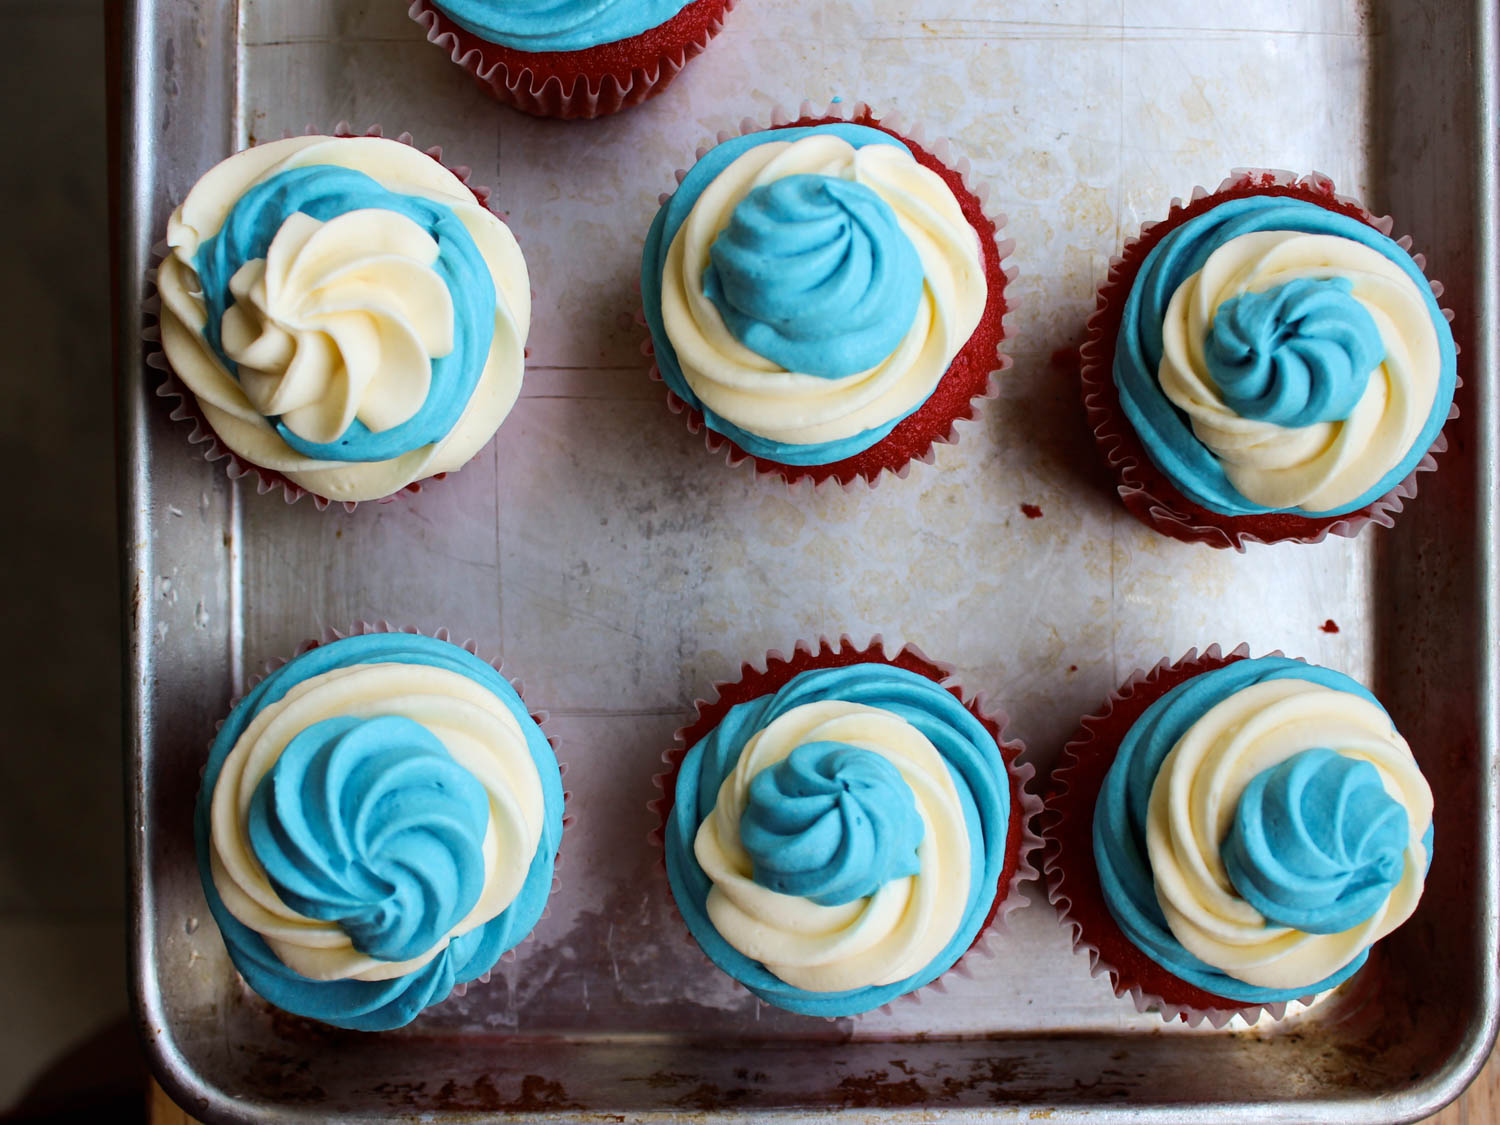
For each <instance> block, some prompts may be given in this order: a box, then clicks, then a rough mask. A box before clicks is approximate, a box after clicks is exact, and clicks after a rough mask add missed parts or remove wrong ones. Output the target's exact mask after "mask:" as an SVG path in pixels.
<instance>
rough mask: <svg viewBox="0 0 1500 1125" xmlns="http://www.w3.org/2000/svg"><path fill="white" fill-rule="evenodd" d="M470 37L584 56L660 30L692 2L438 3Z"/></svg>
mask: <svg viewBox="0 0 1500 1125" xmlns="http://www.w3.org/2000/svg"><path fill="white" fill-rule="evenodd" d="M433 3H434V6H435V7H436V8H438V9H439V10H440V11H442V12H443V13H444V14H446V15H447V16H448V18H449V19H451V20H452V21H453V22H454V23H456V24H458V25H459V26H460V27H462V28H463V29H464V30H465V31H468V32H470V33H471V34H474V35H477V36H479V38H481V39H486V40H488V41H489V42H491V43H499V44H500V45H501V46H504V47H510V48H511V49H512V50H516V51H530V52H532V53H533V54H536V53H540V52H544V51H581V50H585V49H587V48H589V47H597V46H599V45H600V44H601V43H614V42H617V41H619V40H621V39H631V38H633V37H635V36H637V35H639V34H641V32H643V31H649V30H651V29H652V28H653V27H660V26H661V25H662V24H664V23H666V22H667V21H668V20H669V19H671V18H672V17H673V16H675V15H676V14H677V13H678V12H680V11H682V9H683V8H685V7H687V6H688V3H689V0H433Z"/></svg>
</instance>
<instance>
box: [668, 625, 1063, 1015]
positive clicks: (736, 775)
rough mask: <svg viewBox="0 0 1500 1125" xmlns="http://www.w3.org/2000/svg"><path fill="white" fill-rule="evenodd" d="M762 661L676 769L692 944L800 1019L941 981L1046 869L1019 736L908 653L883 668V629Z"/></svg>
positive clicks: (672, 827)
mask: <svg viewBox="0 0 1500 1125" xmlns="http://www.w3.org/2000/svg"><path fill="white" fill-rule="evenodd" d="M746 673H747V674H746V676H745V678H744V679H742V680H741V681H740V683H738V684H735V685H725V686H721V688H720V697H719V700H718V701H717V702H716V703H714V704H706V705H705V704H700V705H699V711H700V714H699V720H698V722H697V723H695V724H694V725H693V727H691V728H689V730H688V731H687V732H684V733H683V734H682V735H680V736H679V740H680V741H682V740H684V739H685V740H687V742H686V744H685V752H684V751H678V752H677V753H674V754H673V755H672V756H671V760H672V761H673V762H674V764H675V765H676V772H675V773H674V774H672V775H669V776H668V777H667V778H665V779H664V792H665V797H664V806H665V807H663V808H662V809H661V811H662V815H663V842H664V845H665V850H666V867H667V876H668V880H669V882H670V884H671V888H672V895H673V897H674V898H675V900H676V902H677V906H678V909H679V910H680V911H681V913H682V917H683V919H684V921H685V922H686V923H687V926H688V930H689V931H690V932H691V933H692V936H693V938H694V940H695V941H696V942H697V943H698V945H699V946H700V947H701V948H702V950H703V952H704V953H705V954H707V956H708V957H709V959H710V960H712V961H713V962H714V964H716V965H717V966H718V967H719V968H720V969H722V970H723V971H724V972H726V973H728V974H730V975H731V976H732V977H734V978H735V979H736V980H737V981H739V982H740V983H741V984H743V985H744V986H745V987H746V988H748V989H749V990H750V991H751V992H753V993H754V994H755V995H756V996H758V997H759V998H760V999H762V1000H764V1001H766V1002H767V1003H769V1004H774V1005H776V1006H777V1007H780V1008H785V1009H787V1010H789V1011H792V1012H798V1013H801V1014H804V1015H814V1016H830V1017H831V1016H848V1015H854V1014H857V1013H859V1012H864V1011H868V1010H869V1009H872V1008H877V1007H879V1006H881V1005H883V1004H886V1003H889V1002H890V1001H892V1000H894V999H896V998H897V997H899V996H903V995H906V994H909V993H912V992H915V991H916V990H918V989H920V988H922V987H923V986H925V985H927V984H930V983H931V982H933V981H935V980H936V979H937V978H938V977H940V976H941V975H942V974H943V973H945V972H947V971H948V970H949V969H950V968H952V967H953V965H954V964H955V963H956V962H957V961H958V960H959V958H960V957H962V956H963V955H964V953H965V952H966V951H967V950H968V949H969V948H970V946H971V945H973V944H974V943H975V942H976V940H977V939H978V938H979V936H980V934H981V933H982V932H983V931H984V929H985V928H986V926H988V924H989V923H990V920H991V919H992V918H993V917H994V915H995V914H996V912H997V911H1001V910H1004V911H1009V910H1010V909H1013V908H1015V907H1016V906H1018V905H1019V904H1020V901H1021V899H1020V898H1019V896H1018V895H1017V894H1016V891H1015V888H1016V886H1017V884H1019V882H1020V881H1021V880H1022V879H1024V878H1026V877H1028V876H1030V875H1034V874H1035V872H1034V871H1033V870H1032V869H1031V868H1030V866H1029V864H1028V861H1027V853H1028V852H1029V851H1030V850H1031V848H1032V847H1034V846H1035V845H1036V844H1037V842H1038V841H1037V839H1036V837H1034V836H1032V835H1031V834H1030V833H1029V831H1028V830H1027V827H1026V824H1027V821H1028V819H1029V818H1030V816H1031V815H1033V814H1034V812H1035V811H1036V810H1037V808H1039V803H1038V802H1036V800H1035V798H1033V797H1031V796H1030V795H1029V794H1027V793H1026V792H1025V790H1024V782H1025V780H1026V778H1027V777H1028V776H1029V775H1030V772H1031V771H1030V769H1029V767H1023V766H1018V765H1017V764H1016V756H1017V755H1018V754H1019V753H1020V751H1021V749H1022V747H1021V746H1020V744H1019V743H1006V742H1002V741H1000V723H1001V721H1002V720H996V719H993V718H991V717H989V716H987V715H984V714H983V713H982V712H981V711H979V710H978V708H977V706H976V705H972V704H969V705H966V704H965V702H964V701H963V700H962V699H961V698H960V697H959V696H958V695H957V694H956V689H955V690H954V691H950V690H948V689H947V688H945V687H943V686H941V684H940V682H939V681H941V680H943V679H944V678H945V672H944V671H943V670H942V669H940V668H939V667H938V666H936V665H933V664H931V663H930V662H928V661H927V660H926V659H925V658H924V657H922V656H921V655H920V654H919V653H916V652H915V650H913V649H910V648H908V649H904V650H903V651H902V652H901V653H899V654H898V655H897V656H896V657H895V658H894V660H891V661H889V662H887V658H886V657H885V655H884V653H883V652H882V651H880V649H879V646H878V642H877V644H876V646H874V648H872V649H871V650H869V651H865V652H858V651H855V650H854V649H853V648H852V646H850V645H848V643H847V642H845V643H844V644H843V645H842V646H841V647H840V649H838V650H834V649H833V648H832V647H831V646H829V645H828V644H827V643H826V642H824V644H823V645H822V646H820V648H819V650H818V651H816V652H814V651H813V650H811V649H806V648H802V649H799V651H798V652H797V653H796V654H795V655H794V656H793V658H792V659H791V660H790V661H786V660H781V659H780V658H778V657H774V656H773V657H772V658H771V659H770V660H769V661H768V665H767V670H766V671H765V672H763V673H762V672H755V671H754V670H752V669H749V668H747V669H746ZM761 693H763V694H761ZM747 697H748V698H747Z"/></svg>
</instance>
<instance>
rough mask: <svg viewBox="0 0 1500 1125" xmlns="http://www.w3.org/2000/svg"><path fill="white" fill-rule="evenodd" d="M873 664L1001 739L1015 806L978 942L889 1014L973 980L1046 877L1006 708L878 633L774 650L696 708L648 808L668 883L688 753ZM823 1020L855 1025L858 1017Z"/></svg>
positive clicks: (1027, 769)
mask: <svg viewBox="0 0 1500 1125" xmlns="http://www.w3.org/2000/svg"><path fill="white" fill-rule="evenodd" d="M868 663H880V664H890V665H894V666H895V667H898V668H903V669H905V670H906V671H908V672H915V673H917V674H918V675H922V676H926V677H927V678H928V679H931V680H932V681H933V682H934V683H937V684H940V685H941V686H942V687H943V688H944V689H946V690H947V691H948V692H949V693H950V694H952V695H953V696H954V698H956V699H957V700H958V701H959V702H960V703H962V704H963V705H964V706H965V707H966V708H967V709H968V710H969V711H970V713H972V714H973V715H974V717H975V718H977V719H978V720H979V721H980V722H981V723H982V724H983V725H984V727H985V729H986V730H988V731H989V732H990V734H991V735H993V736H994V738H995V742H996V745H997V746H998V747H999V749H1000V754H1001V757H1002V758H1003V759H1004V761H1005V765H1006V770H1007V773H1008V775H1009V780H1010V795H1011V801H1012V802H1013V811H1012V815H1011V823H1010V830H1009V837H1008V841H1007V848H1006V850H1007V858H1006V863H1005V867H1004V869H1003V870H1002V872H1001V876H1000V880H1001V883H1002V886H1001V887H1000V888H998V889H997V892H996V895H995V899H994V901H993V902H992V903H991V905H990V910H989V913H988V915H986V917H985V920H984V923H983V925H981V926H980V928H979V932H978V933H977V934H976V935H975V937H974V941H973V942H972V943H971V944H970V946H969V948H968V949H967V950H966V951H965V952H964V953H963V955H962V956H961V957H959V959H958V960H957V961H955V962H954V963H953V964H952V965H951V966H949V968H948V969H947V970H946V971H945V972H944V973H943V974H941V975H940V976H939V977H937V978H936V979H935V980H933V981H932V982H930V983H929V984H926V985H924V986H923V987H922V988H919V989H916V990H914V991H912V992H907V993H903V994H902V995H901V996H898V997H896V998H895V999H894V1000H892V1001H890V1002H888V1003H886V1004H883V1005H881V1006H880V1007H879V1008H877V1009H875V1010H876V1011H888V1010H889V1009H890V1008H891V1006H892V1005H893V1004H899V1003H904V1002H916V1003H920V1002H921V994H922V993H923V992H925V991H927V989H936V990H937V991H939V992H945V991H946V988H944V987H943V985H942V982H943V979H944V978H945V977H946V976H947V975H948V974H949V973H957V974H958V975H959V976H960V977H970V976H971V975H972V974H971V971H970V970H969V968H967V967H965V966H964V962H965V960H967V959H968V958H969V957H970V956H972V955H976V954H977V955H979V956H982V957H993V956H995V955H996V951H995V949H994V948H993V947H992V946H991V945H990V940H991V938H993V937H994V936H995V934H996V932H1004V930H1005V923H1006V919H1007V918H1008V917H1009V916H1010V915H1011V914H1013V913H1015V912H1016V911H1017V910H1020V909H1021V908H1022V907H1024V906H1025V905H1026V902H1027V899H1026V892H1025V884H1026V883H1028V882H1030V881H1031V880H1034V879H1039V878H1040V874H1041V873H1040V872H1039V871H1038V869H1037V867H1036V865H1035V863H1034V862H1033V858H1034V856H1036V854H1037V853H1038V850H1039V849H1040V848H1041V847H1042V846H1043V840H1042V837H1041V836H1040V835H1038V833H1037V832H1036V830H1035V827H1034V825H1035V822H1036V819H1037V817H1038V816H1040V815H1041V813H1042V799H1041V797H1040V796H1038V795H1037V794H1036V793H1035V792H1033V791H1032V789H1031V788H1028V787H1029V786H1031V784H1032V782H1033V780H1034V778H1035V775H1036V769H1035V767H1033V766H1032V765H1031V763H1029V762H1022V761H1020V760H1019V758H1020V755H1022V754H1023V753H1024V752H1025V750H1026V747H1025V744H1024V743H1022V742H1020V741H1019V740H1016V739H1009V740H1007V739H1006V738H1005V728H1006V726H1007V725H1008V723H1009V719H1008V717H1007V716H1006V714H1005V712H1004V711H1003V710H1001V709H999V708H992V707H988V706H986V704H985V697H984V695H983V693H975V694H974V695H972V696H971V695H969V694H968V693H967V692H966V691H965V690H964V688H963V685H962V684H960V683H959V682H958V680H957V678H956V677H955V675H954V668H953V666H952V665H950V664H946V663H943V662H942V661H938V660H933V659H932V658H931V657H928V656H927V655H926V654H924V653H923V652H922V650H921V649H919V648H918V647H917V646H916V645H913V644H906V645H903V646H902V647H901V648H900V649H899V650H898V651H896V652H895V653H894V655H892V654H890V653H889V651H888V650H887V648H886V645H885V641H884V639H883V638H882V637H881V636H880V634H878V633H877V634H875V635H874V636H873V637H871V638H870V641H869V643H868V644H865V645H863V646H860V645H858V644H857V642H855V641H854V640H852V639H851V638H850V637H849V635H848V634H842V635H840V637H839V639H838V641H837V642H833V641H830V640H829V639H828V638H827V637H826V636H819V638H818V639H817V641H816V642H812V643H809V642H806V641H798V642H797V644H796V646H795V647H794V648H793V650H792V652H791V655H790V656H786V655H783V654H782V653H781V652H780V651H779V650H773V651H771V652H768V653H767V654H766V655H765V657H764V658H763V659H762V660H761V661H760V662H758V663H752V662H750V661H746V662H744V663H743V664H741V665H740V676H739V679H737V680H733V681H719V682H716V683H714V685H713V689H712V694H711V697H710V698H708V699H698V700H696V701H695V702H694V704H693V713H694V716H695V717H694V719H693V721H692V722H690V723H688V724H686V725H685V726H683V727H681V728H680V729H679V730H678V731H677V732H676V734H675V736H674V745H673V746H672V747H670V748H669V749H667V750H665V751H663V753H662V755H661V760H662V762H663V763H664V764H665V765H666V767H667V768H666V769H665V770H663V771H662V772H661V773H658V774H655V775H654V776H653V777H652V778H651V784H652V785H653V786H654V787H655V788H656V789H657V790H659V794H660V795H659V796H657V797H654V798H653V799H652V800H651V801H649V802H648V803H647V808H649V809H650V810H651V811H652V812H653V813H654V814H655V815H656V818H657V823H656V826H655V827H654V828H653V829H652V830H651V832H650V833H649V834H648V836H647V840H648V842H649V843H650V844H651V845H652V846H653V847H654V848H656V849H657V850H658V851H659V852H661V858H660V863H659V864H658V866H659V867H660V868H661V871H662V878H663V879H665V878H666V852H665V844H664V833H665V830H666V826H667V818H668V817H669V816H670V815H671V812H672V805H673V801H674V789H675V785H676V781H677V775H678V773H679V772H680V771H681V769H682V761H683V759H684V758H685V757H686V756H687V753H688V751H689V750H690V749H691V748H692V747H693V746H695V745H696V744H697V743H698V742H699V741H700V740H701V739H702V738H704V737H705V736H706V735H707V734H708V732H709V731H711V730H712V729H713V728H714V727H716V726H717V725H718V724H719V723H720V722H721V721H722V720H723V718H724V715H725V714H727V713H728V711H729V709H730V708H731V707H734V706H736V705H738V704H740V703H745V702H748V701H749V700H752V699H758V698H760V697H761V696H763V695H766V694H767V693H769V692H773V691H776V690H777V689H778V688H780V687H781V686H782V685H784V684H785V683H787V682H788V681H789V680H791V679H792V678H793V677H794V676H796V675H798V674H800V673H802V672H805V671H809V670H811V669H814V668H833V667H841V666H845V665H852V664H868ZM1002 891H1003V894H1002V893H1001V892H1002ZM695 948H696V944H695ZM703 956H704V959H705V960H708V958H707V955H706V954H704V955H703ZM710 963H712V962H710ZM714 968H715V971H721V970H719V969H718V966H714ZM737 983H738V982H737ZM741 987H743V986H741ZM747 991H748V990H747ZM762 1002H763V1001H762ZM818 1018H824V1019H847V1018H850V1017H833V1016H829V1017H818Z"/></svg>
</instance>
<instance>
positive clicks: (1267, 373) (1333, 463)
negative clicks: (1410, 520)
mask: <svg viewBox="0 0 1500 1125" xmlns="http://www.w3.org/2000/svg"><path fill="white" fill-rule="evenodd" d="M1390 230H1391V222H1390V220H1389V219H1377V218H1375V217H1374V216H1372V215H1371V214H1370V213H1369V212H1368V211H1366V210H1365V209H1364V208H1363V207H1361V206H1360V205H1359V204H1357V203H1355V202H1354V201H1352V200H1349V199H1346V198H1344V197H1342V196H1339V195H1337V194H1336V193H1335V192H1334V190H1333V184H1332V183H1331V182H1330V181H1328V180H1327V179H1326V178H1324V177H1320V176H1307V177H1303V178H1301V179H1297V178H1294V177H1292V176H1290V175H1287V174H1285V173H1273V172H1246V173H1241V174H1239V175H1237V176H1235V177H1232V178H1230V179H1228V180H1226V181H1225V182H1224V183H1223V184H1222V185H1221V186H1220V187H1219V189H1218V190H1217V191H1215V192H1212V193H1203V192H1201V191H1200V192H1199V193H1197V194H1196V195H1195V197H1194V198H1193V200H1192V201H1191V202H1190V203H1188V204H1186V205H1183V204H1174V205H1173V207H1172V209H1171V212H1170V214H1169V215H1168V216H1167V218H1166V219H1165V220H1164V221H1162V222H1160V223H1154V224H1147V225H1146V226H1145V227H1143V228H1142V230H1141V233H1140V236H1139V237H1138V238H1136V239H1132V240H1131V241H1129V242H1127V244H1126V246H1125V249H1124V252H1123V255H1122V257H1121V258H1120V259H1118V260H1117V261H1116V262H1114V263H1113V264H1112V265H1111V267H1110V271H1109V276H1108V278H1107V279H1106V281H1105V283H1104V285H1103V286H1102V287H1101V289H1100V292H1099V299H1098V306H1099V307H1098V311H1097V312H1096V313H1095V314H1094V315H1093V317H1092V318H1091V319H1090V321H1089V336H1088V341H1087V343H1086V344H1085V345H1084V349H1083V391H1084V403H1085V406H1086V407H1087V411H1088V416H1089V423H1090V426H1091V427H1092V429H1093V431H1094V434H1095V439H1096V441H1097V442H1098V444H1099V447H1100V449H1101V451H1102V452H1103V454H1104V456H1105V458H1106V460H1107V462H1108V464H1109V466H1110V469H1111V471H1112V472H1113V474H1114V476H1115V478H1116V481H1117V484H1118V487H1119V494H1120V497H1121V499H1122V500H1123V501H1124V502H1125V505H1126V507H1127V508H1128V509H1129V510H1130V511H1131V512H1132V513H1133V514H1134V515H1136V516H1137V517H1138V518H1140V519H1141V520H1142V521H1144V522H1145V523H1147V524H1148V525H1150V526H1151V527H1153V528H1155V529H1156V530H1157V531H1160V532H1162V533H1163V534H1166V535H1170V536H1172V537H1173V538H1176V539H1181V540H1184V541H1188V542H1203V543H1208V544H1210V545H1212V546H1215V547H1229V546H1233V547H1236V548H1240V549H1243V545H1244V544H1245V543H1246V542H1256V541H1259V542H1267V543H1272V542H1281V541H1297V542H1315V541H1317V540H1320V539H1322V538H1323V537H1324V536H1325V535H1327V534H1329V533H1330V532H1331V533H1333V534H1338V535H1353V534H1355V533H1357V532H1358V531H1359V530H1360V529H1361V528H1362V527H1364V526H1365V525H1366V524H1368V523H1371V522H1376V523H1380V524H1383V525H1387V526H1388V525H1389V524H1390V523H1391V522H1392V520H1393V519H1394V516H1395V513H1397V512H1399V511H1400V510H1401V508H1402V506H1403V502H1404V501H1405V500H1407V499H1409V498H1411V497H1412V496H1414V495H1415V494H1416V479H1415V478H1416V473H1417V472H1418V471H1420V470H1425V469H1431V468H1433V467H1434V465H1435V463H1434V461H1433V458H1432V455H1433V454H1435V453H1439V452H1441V451H1442V450H1443V449H1445V448H1446V445H1447V443H1446V441H1445V440H1444V438H1443V436H1442V428H1443V424H1444V422H1446V421H1447V419H1448V417H1449V414H1450V410H1451V408H1452V405H1453V395H1454V390H1455V387H1456V386H1457V373H1456V365H1455V354H1456V352H1455V347H1454V341H1453V333H1452V331H1451V329H1450V328H1449V324H1448V317H1447V314H1445V313H1444V312H1443V310H1441V309H1440V308H1439V306H1438V303H1437V300H1436V296H1437V295H1438V294H1439V293H1441V289H1440V288H1439V287H1438V286H1437V285H1435V284H1434V283H1430V282H1429V281H1428V280H1427V278H1426V277H1425V276H1424V275H1423V272H1422V270H1423V265H1424V263H1423V261H1422V259H1421V257H1420V256H1413V255H1412V254H1411V253H1409V252H1408V250H1407V248H1406V247H1407V245H1408V243H1407V240H1404V239H1403V240H1402V241H1400V242H1397V241H1394V240H1392V239H1391V237H1390Z"/></svg>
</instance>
